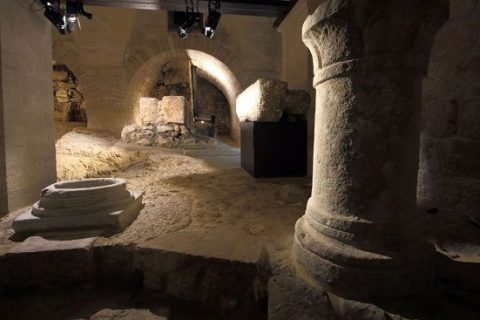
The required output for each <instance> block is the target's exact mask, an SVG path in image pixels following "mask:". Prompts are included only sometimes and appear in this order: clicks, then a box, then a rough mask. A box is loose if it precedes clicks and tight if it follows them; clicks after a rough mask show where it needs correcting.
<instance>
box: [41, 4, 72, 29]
mask: <svg viewBox="0 0 480 320" xmlns="http://www.w3.org/2000/svg"><path fill="white" fill-rule="evenodd" d="M40 1H41V2H42V4H43V7H44V9H45V12H44V13H43V14H44V15H45V17H46V18H47V19H48V20H50V22H51V23H52V24H53V25H54V26H55V28H57V29H58V31H60V33H61V34H65V33H66V28H67V23H66V20H65V15H63V14H62V10H61V8H60V0H40Z"/></svg>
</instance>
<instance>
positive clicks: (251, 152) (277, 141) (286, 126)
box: [241, 121, 307, 177]
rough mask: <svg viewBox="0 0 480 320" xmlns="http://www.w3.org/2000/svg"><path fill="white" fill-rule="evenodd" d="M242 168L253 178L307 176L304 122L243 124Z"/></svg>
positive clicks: (305, 129) (305, 125)
mask: <svg viewBox="0 0 480 320" xmlns="http://www.w3.org/2000/svg"><path fill="white" fill-rule="evenodd" d="M241 134H242V142H241V147H242V149H241V151H242V152H241V154H242V156H241V157H242V161H241V162H242V168H244V169H245V170H247V171H248V173H250V174H251V175H252V176H254V177H285V176H304V175H306V174H307V124H306V122H303V121H302V122H243V123H242V124H241Z"/></svg>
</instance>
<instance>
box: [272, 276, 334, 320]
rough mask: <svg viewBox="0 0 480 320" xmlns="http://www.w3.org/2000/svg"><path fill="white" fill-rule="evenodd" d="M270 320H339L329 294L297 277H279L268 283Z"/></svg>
mask: <svg viewBox="0 0 480 320" xmlns="http://www.w3.org/2000/svg"><path fill="white" fill-rule="evenodd" d="M268 319H269V320H291V319H301V320H316V319H321V320H337V319H338V318H337V316H336V315H335V312H334V310H333V308H332V306H331V305H330V301H329V299H328V295H327V292H326V291H325V290H323V289H321V288H318V287H313V286H311V285H309V284H308V283H306V282H305V281H303V280H302V279H301V278H299V277H298V276H295V275H289V274H284V275H278V276H274V277H272V278H270V280H269V281H268Z"/></svg>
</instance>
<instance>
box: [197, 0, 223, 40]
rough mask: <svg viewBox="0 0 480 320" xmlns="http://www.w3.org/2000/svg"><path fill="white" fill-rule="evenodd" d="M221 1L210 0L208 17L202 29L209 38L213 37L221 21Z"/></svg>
mask: <svg viewBox="0 0 480 320" xmlns="http://www.w3.org/2000/svg"><path fill="white" fill-rule="evenodd" d="M221 16H222V14H221V13H220V1H213V0H209V1H208V17H207V21H205V25H204V26H203V29H202V34H203V35H204V36H205V37H207V38H213V35H214V34H215V30H216V29H217V26H218V23H219V22H220V17H221Z"/></svg>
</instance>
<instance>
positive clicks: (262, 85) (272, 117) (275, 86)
mask: <svg viewBox="0 0 480 320" xmlns="http://www.w3.org/2000/svg"><path fill="white" fill-rule="evenodd" d="M286 92H287V84H286V83H285V82H283V81H280V80H274V79H258V80H257V81H256V82H255V83H254V84H252V85H251V86H249V87H248V88H247V89H245V91H243V92H242V93H240V94H239V95H238V97H237V115H238V118H239V120H240V121H242V122H245V121H258V122H277V121H279V120H280V118H281V117H282V115H283V106H282V102H283V100H284V98H285V94H286Z"/></svg>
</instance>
